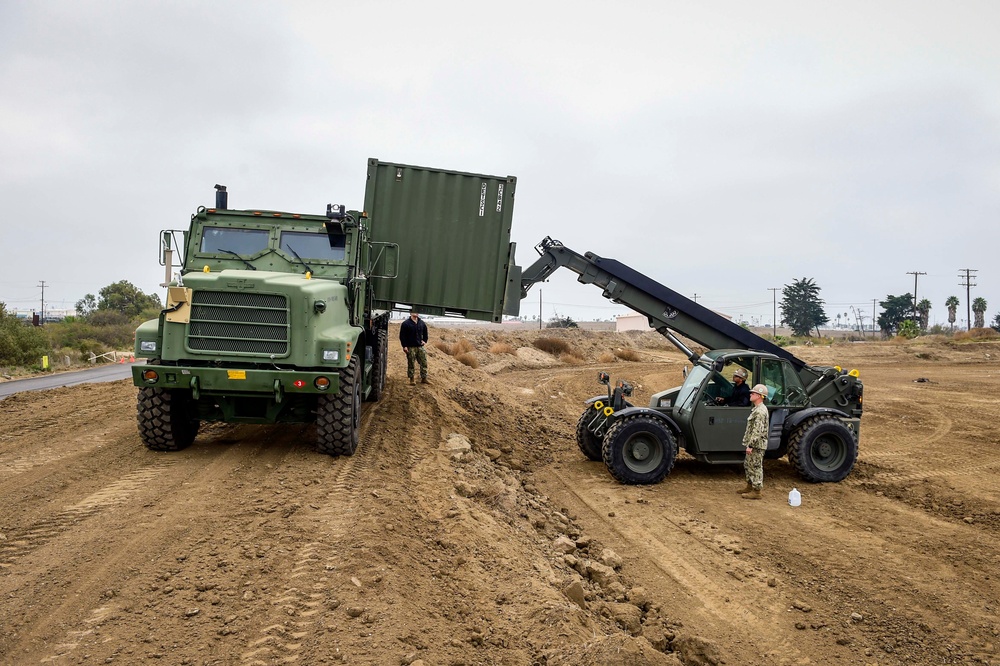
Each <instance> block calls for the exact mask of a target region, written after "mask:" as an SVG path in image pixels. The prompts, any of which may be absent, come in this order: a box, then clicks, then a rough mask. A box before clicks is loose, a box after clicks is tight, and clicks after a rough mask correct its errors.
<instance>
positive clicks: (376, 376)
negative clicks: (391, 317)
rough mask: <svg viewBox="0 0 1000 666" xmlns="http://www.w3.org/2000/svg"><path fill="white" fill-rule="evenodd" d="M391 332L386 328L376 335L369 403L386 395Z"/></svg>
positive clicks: (379, 330)
mask: <svg viewBox="0 0 1000 666" xmlns="http://www.w3.org/2000/svg"><path fill="white" fill-rule="evenodd" d="M388 354H389V331H387V330H385V329H384V328H380V329H378V331H377V332H376V333H375V363H374V365H373V366H372V386H371V390H370V391H369V392H368V397H367V398H366V401H367V402H378V401H379V400H381V399H382V394H383V393H385V374H386V368H387V367H388V360H389V359H388Z"/></svg>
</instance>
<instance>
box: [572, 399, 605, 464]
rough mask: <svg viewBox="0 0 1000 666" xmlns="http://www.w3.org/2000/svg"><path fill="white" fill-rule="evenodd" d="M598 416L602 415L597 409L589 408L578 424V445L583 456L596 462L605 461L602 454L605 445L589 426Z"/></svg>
mask: <svg viewBox="0 0 1000 666" xmlns="http://www.w3.org/2000/svg"><path fill="white" fill-rule="evenodd" d="M598 416H600V413H599V412H598V411H597V410H596V409H594V408H593V407H588V408H587V409H586V411H584V412H583V414H581V415H580V420H578V421H577V422H576V445H577V446H579V447H580V450H581V451H583V455H585V456H587V458H588V459H590V460H593V461H595V462H596V461H600V460H604V454H603V453H601V447H602V444H603V443H602V442H601V440H600V439H599V438H598V437H597V435H595V434H594V433H592V432H590V429H589V428H587V425H588V424H589V423H590V422H591V421H592V420H594V419H595V418H597V417H598Z"/></svg>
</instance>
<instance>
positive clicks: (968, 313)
mask: <svg viewBox="0 0 1000 666" xmlns="http://www.w3.org/2000/svg"><path fill="white" fill-rule="evenodd" d="M963 272H964V273H965V275H964V276H963V275H962V273H963ZM978 272H979V269H976V268H959V269H958V279H959V280H964V281H963V282H959V283H958V286H959V287H965V327H966V330H972V302H971V300H970V298H969V290H970V289H971V288H972V287H975V286H976V283H975V282H973V280H975V279H976V273H978Z"/></svg>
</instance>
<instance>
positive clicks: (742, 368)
mask: <svg viewBox="0 0 1000 666" xmlns="http://www.w3.org/2000/svg"><path fill="white" fill-rule="evenodd" d="M741 360H742V359H738V358H737V359H731V360H729V361H727V362H726V363H725V364H724V365H723V366H722V369H721V370H719V371H718V372H713V373H712V377H711V378H710V379H709V380H708V382H706V383H705V387H704V389H703V391H702V401H703V402H704V403H705V404H706V405H716V406H725V407H749V406H750V388H749V387H750V386H753V372H752V371H753V362H752V359H751V360H746V361H743V362H741Z"/></svg>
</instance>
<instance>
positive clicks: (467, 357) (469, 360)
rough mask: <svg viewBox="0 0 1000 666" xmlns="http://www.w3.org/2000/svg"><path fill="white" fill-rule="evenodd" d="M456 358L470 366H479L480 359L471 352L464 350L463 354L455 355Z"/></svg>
mask: <svg viewBox="0 0 1000 666" xmlns="http://www.w3.org/2000/svg"><path fill="white" fill-rule="evenodd" d="M455 360H456V361H458V362H459V363H462V364H464V365H467V366H469V367H470V368H478V367H479V361H477V360H476V357H475V356H473V355H472V354H470V353H469V352H463V353H461V354H457V355H456V356H455Z"/></svg>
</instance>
